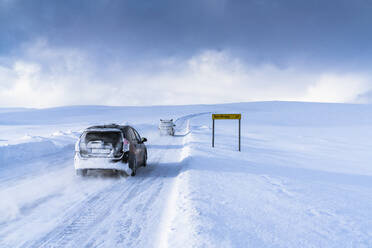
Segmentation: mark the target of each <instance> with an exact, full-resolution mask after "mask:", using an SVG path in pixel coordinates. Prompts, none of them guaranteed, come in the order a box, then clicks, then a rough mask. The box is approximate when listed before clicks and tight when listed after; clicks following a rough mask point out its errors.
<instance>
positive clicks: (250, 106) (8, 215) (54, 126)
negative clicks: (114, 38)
mask: <svg viewBox="0 0 372 248" xmlns="http://www.w3.org/2000/svg"><path fill="white" fill-rule="evenodd" d="M212 112H213V113H215V112H217V113H238V112H239V113H242V117H243V119H242V152H240V153H239V152H238V151H237V148H238V147H237V123H235V122H234V121H218V122H216V140H215V148H211V113H212ZM70 113H72V114H70ZM76 113H81V115H76ZM84 113H85V114H84ZM170 114H172V116H170ZM118 116H121V117H126V118H125V119H126V120H130V121H131V123H129V124H130V125H133V126H134V127H135V128H136V129H138V130H139V132H140V133H141V134H142V135H143V136H144V137H147V138H148V140H149V142H148V146H147V147H148V166H147V167H145V168H144V167H142V168H139V170H138V171H137V175H136V176H135V177H121V176H117V175H110V174H100V173H98V174H97V175H92V176H88V177H86V178H80V177H76V176H75V173H74V167H73V153H74V143H75V141H76V139H77V138H78V137H79V135H80V133H81V131H82V130H83V129H84V128H85V127H87V126H90V125H94V124H100V123H110V122H117V123H122V124H124V123H123V122H125V120H123V119H121V118H118ZM174 116H178V117H179V118H178V119H177V120H176V121H175V124H176V133H175V135H174V136H172V137H169V136H160V135H159V133H158V120H159V117H164V118H169V119H171V118H172V117H174ZM25 117H27V119H25ZM0 124H2V125H1V126H0V199H1V202H0V247H249V246H252V247H371V246H372V238H371V237H372V222H371V217H370V216H372V210H371V207H370V206H371V202H372V180H371V179H372V167H371V166H370V161H372V152H371V151H372V143H371V142H370V141H371V140H372V132H370V130H371V128H372V111H371V110H370V106H369V105H347V104H313V103H308V104H304V103H284V102H283V103H280V102H272V103H242V104H226V105H210V106H208V105H205V106H179V107H143V108H131V107H120V108H118V107H112V108H110V107H64V108H55V109H46V110H24V111H23V112H22V111H21V112H19V111H15V112H13V113H12V111H11V110H7V111H6V112H4V113H2V112H1V111H0ZM125 124H128V123H125Z"/></svg>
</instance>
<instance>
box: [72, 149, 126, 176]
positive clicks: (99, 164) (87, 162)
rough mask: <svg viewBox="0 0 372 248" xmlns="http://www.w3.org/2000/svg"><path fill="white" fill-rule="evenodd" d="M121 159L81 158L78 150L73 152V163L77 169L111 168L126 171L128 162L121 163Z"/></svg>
mask: <svg viewBox="0 0 372 248" xmlns="http://www.w3.org/2000/svg"><path fill="white" fill-rule="evenodd" d="M122 161H123V159H122V158H120V159H112V158H93V157H91V158H82V157H81V156H80V155H79V153H78V152H76V153H75V157H74V165H75V170H77V169H111V170H122V171H127V169H128V168H129V166H128V163H123V162H122Z"/></svg>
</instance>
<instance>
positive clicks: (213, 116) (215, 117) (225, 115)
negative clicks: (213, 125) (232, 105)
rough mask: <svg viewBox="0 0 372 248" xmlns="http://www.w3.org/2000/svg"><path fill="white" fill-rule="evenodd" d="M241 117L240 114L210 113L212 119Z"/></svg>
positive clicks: (236, 118) (238, 118)
mask: <svg viewBox="0 0 372 248" xmlns="http://www.w3.org/2000/svg"><path fill="white" fill-rule="evenodd" d="M241 118H242V114H212V119H213V120H226V119H229V120H233V119H235V120H240V119H241Z"/></svg>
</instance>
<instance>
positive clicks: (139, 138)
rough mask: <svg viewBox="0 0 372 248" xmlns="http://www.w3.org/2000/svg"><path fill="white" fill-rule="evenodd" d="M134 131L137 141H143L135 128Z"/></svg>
mask: <svg viewBox="0 0 372 248" xmlns="http://www.w3.org/2000/svg"><path fill="white" fill-rule="evenodd" d="M133 131H134V135H135V136H136V139H137V140H138V141H141V136H140V135H139V134H138V132H137V131H136V129H134V128H133Z"/></svg>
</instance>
